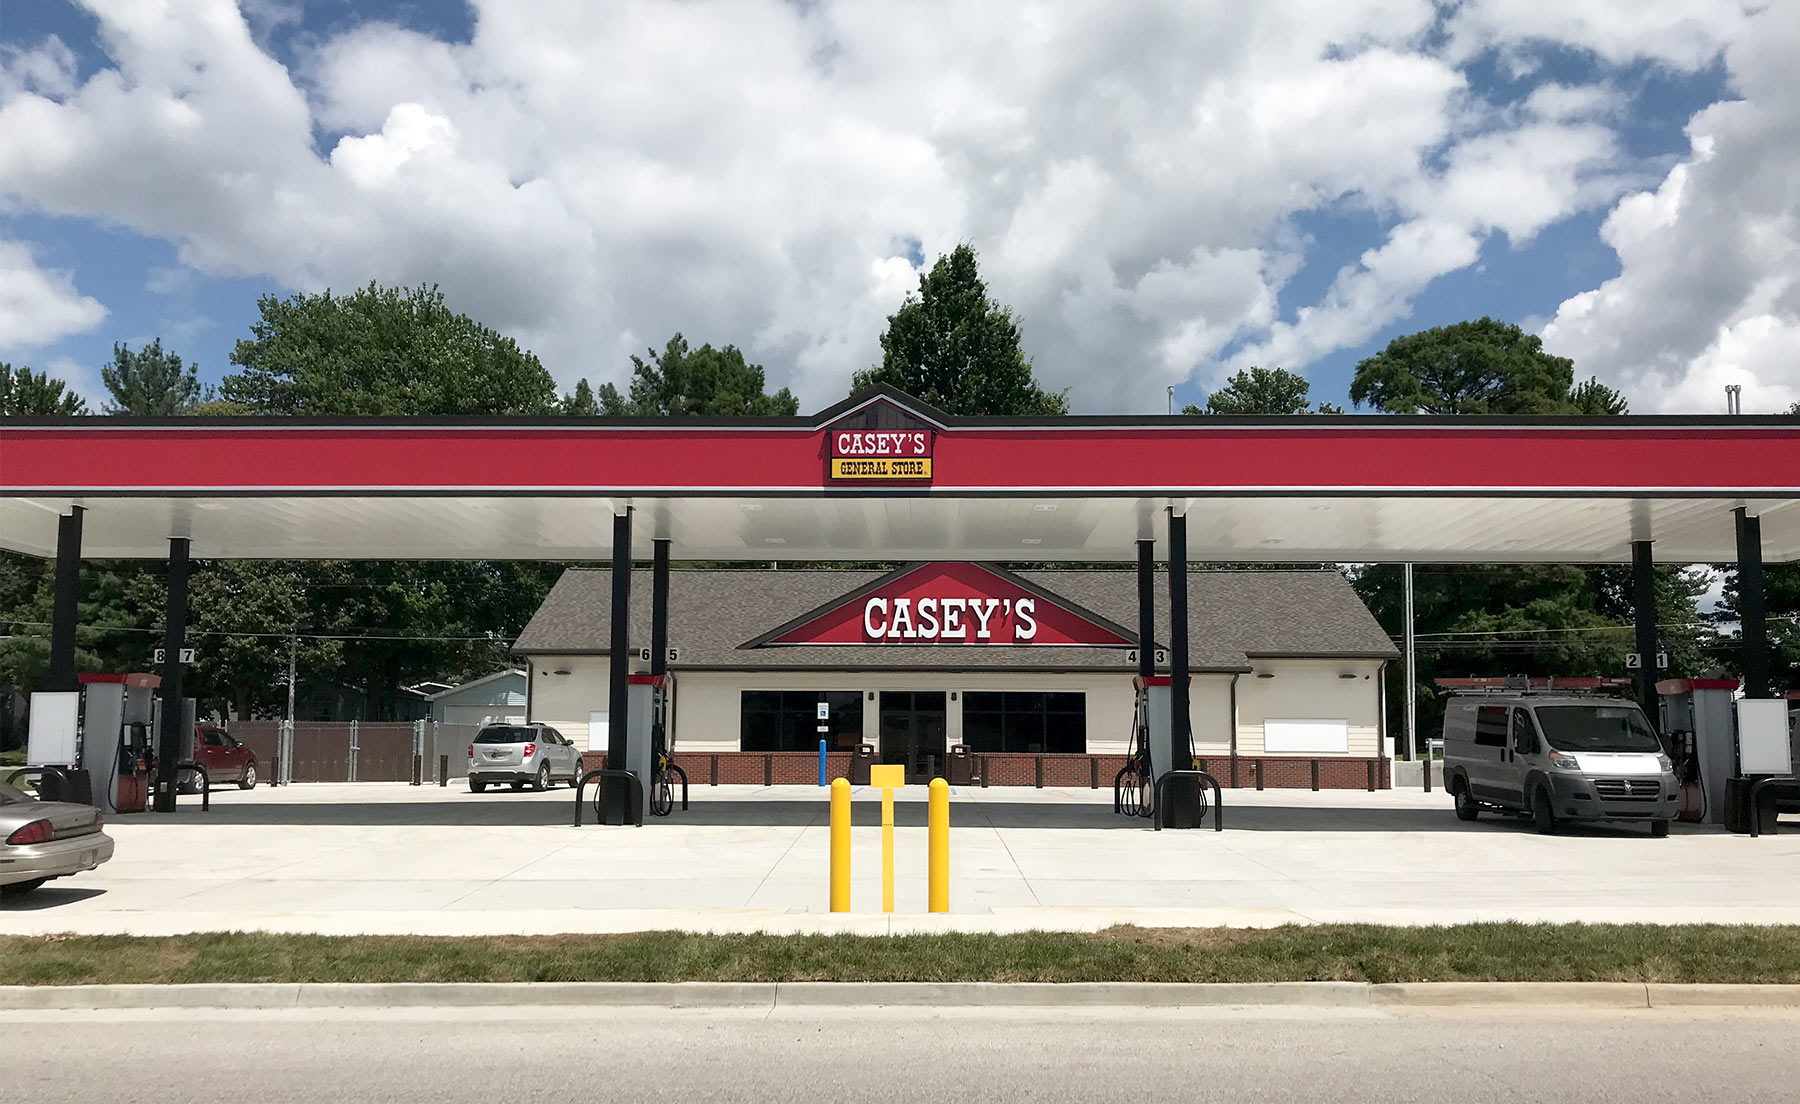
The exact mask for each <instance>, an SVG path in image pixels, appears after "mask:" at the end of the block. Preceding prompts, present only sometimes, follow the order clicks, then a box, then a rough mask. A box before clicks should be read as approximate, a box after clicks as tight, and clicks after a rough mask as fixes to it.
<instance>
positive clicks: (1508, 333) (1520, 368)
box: [1350, 318, 1624, 415]
mask: <svg viewBox="0 0 1800 1104" xmlns="http://www.w3.org/2000/svg"><path fill="white" fill-rule="evenodd" d="M1574 386H1575V362H1574V361H1571V360H1569V359H1568V358H1567V357H1559V356H1552V355H1550V354H1549V353H1547V352H1545V351H1544V343H1543V341H1542V340H1541V339H1540V338H1538V337H1537V336H1535V335H1533V334H1527V333H1526V332H1525V331H1523V330H1521V329H1519V327H1517V326H1514V325H1511V324H1510V323H1506V322H1497V321H1495V320H1494V319H1492V318H1481V319H1478V320H1476V321H1474V322H1458V323H1456V324H1455V325H1453V326H1438V327H1435V328H1433V329H1429V330H1423V331H1421V332H1419V333H1415V334H1407V335H1406V336H1404V337H1396V338H1395V339H1394V340H1392V341H1390V342H1388V345H1387V348H1385V349H1383V350H1382V351H1381V352H1379V353H1377V354H1375V355H1374V356H1372V357H1368V358H1366V359H1364V360H1363V361H1362V362H1361V363H1360V364H1358V365H1357V366H1356V376H1355V378H1354V379H1353V380H1352V381H1351V383H1350V400H1351V401H1352V402H1354V403H1355V404H1356V405H1357V406H1363V405H1365V404H1367V405H1369V406H1372V407H1374V408H1375V409H1377V410H1380V411H1383V412H1385V413H1388V414H1524V415H1535V414H1576V413H1585V412H1587V411H1582V410H1579V409H1578V408H1577V405H1576V401H1575V399H1574V398H1573V397H1572V393H1573V390H1574ZM1586 386H1588V385H1584V387H1586ZM1592 388H1599V384H1598V383H1593V384H1592ZM1592 388H1590V396H1591V397H1590V400H1589V401H1591V402H1598V401H1601V400H1602V398H1603V396H1602V395H1601V394H1600V391H1604V392H1606V393H1607V394H1608V395H1610V396H1612V397H1613V398H1617V400H1618V403H1619V406H1620V408H1621V409H1620V412H1623V405H1624V401H1623V399H1622V398H1618V396H1617V392H1611V391H1610V389H1605V388H1600V390H1599V391H1593V390H1592Z"/></svg>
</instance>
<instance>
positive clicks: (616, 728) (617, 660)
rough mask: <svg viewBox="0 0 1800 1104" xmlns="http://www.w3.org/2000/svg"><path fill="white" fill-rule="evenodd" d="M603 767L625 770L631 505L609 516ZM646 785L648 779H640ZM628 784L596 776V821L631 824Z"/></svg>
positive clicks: (633, 813)
mask: <svg viewBox="0 0 1800 1104" xmlns="http://www.w3.org/2000/svg"><path fill="white" fill-rule="evenodd" d="M607 659H608V664H607V680H606V688H607V707H606V766H607V769H609V770H626V769H629V768H628V766H627V764H629V763H630V761H631V759H630V755H629V752H628V749H629V747H630V742H631V731H630V729H629V727H628V726H627V717H626V713H627V711H628V710H629V708H630V700H631V694H630V690H631V688H630V684H629V683H630V676H631V507H629V506H627V507H626V508H625V509H624V511H623V512H621V513H619V514H616V515H615V516H614V517H613V546H612V637H611V642H610V645H609V647H608V652H607ZM642 781H643V783H644V785H646V786H647V785H649V784H650V780H649V779H647V778H646V779H643V780H642ZM632 805H633V802H632V798H631V786H630V784H629V783H627V782H626V781H625V780H624V779H623V778H602V779H600V823H602V824H631V823H633V822H634V821H635V820H636V812H637V810H635V809H633V808H632Z"/></svg>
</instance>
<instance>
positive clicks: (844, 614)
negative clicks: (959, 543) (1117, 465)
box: [755, 563, 1135, 648]
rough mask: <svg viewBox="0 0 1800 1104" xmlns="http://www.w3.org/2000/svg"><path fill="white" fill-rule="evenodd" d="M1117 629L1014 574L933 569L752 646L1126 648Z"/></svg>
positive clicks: (949, 566)
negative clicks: (1007, 645) (893, 645)
mask: <svg viewBox="0 0 1800 1104" xmlns="http://www.w3.org/2000/svg"><path fill="white" fill-rule="evenodd" d="M1134 643H1135V642H1134V641H1133V640H1132V639H1131V638H1130V635H1129V634H1128V633H1127V632H1126V631H1125V630H1124V629H1122V628H1120V627H1118V626H1116V625H1112V624H1110V623H1108V622H1106V621H1105V620H1104V619H1103V618H1099V617H1096V616H1095V615H1093V614H1088V613H1082V612H1078V611H1076V610H1074V609H1072V608H1070V607H1069V606H1068V605H1067V604H1065V603H1063V602H1061V601H1060V600H1058V599H1056V598H1055V597H1054V596H1052V595H1050V594H1048V593H1047V592H1045V591H1042V590H1039V589H1037V588H1035V587H1032V586H1031V585H1029V584H1028V583H1026V582H1025V581H1024V580H1022V579H1020V578H1019V577H1018V576H1016V575H1013V574H1012V573H1011V572H1007V571H1002V570H999V569H997V568H990V567H983V566H982V565H980V564H972V563H932V564H922V565H920V566H918V567H911V568H906V569H904V570H902V571H899V572H896V573H895V574H893V575H889V576H887V577H886V578H884V579H880V580H877V581H876V582H875V583H874V584H873V585H872V586H869V587H865V588H863V589H862V590H859V591H857V592H856V593H854V594H852V595H850V596H849V597H848V598H846V599H844V600H843V601H841V602H840V603H838V604H836V605H834V606H831V607H828V608H826V609H823V610H817V611H814V612H813V613H810V614H808V615H806V616H805V617H804V618H802V619H801V620H800V621H798V622H796V623H792V624H789V625H786V626H783V627H782V628H780V629H777V630H775V632H773V633H772V634H770V635H769V636H768V637H766V638H764V639H762V640H759V641H756V642H755V644H756V645H757V646H759V647H761V646H770V645H784V644H895V645H905V644H958V645H993V644H1018V645H1032V646H1040V647H1041V646H1046V645H1048V646H1057V645H1064V646H1068V645H1075V646H1081V647H1089V648H1129V647H1132V646H1133V644H1134Z"/></svg>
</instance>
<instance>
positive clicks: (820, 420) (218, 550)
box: [0, 388, 1800, 563]
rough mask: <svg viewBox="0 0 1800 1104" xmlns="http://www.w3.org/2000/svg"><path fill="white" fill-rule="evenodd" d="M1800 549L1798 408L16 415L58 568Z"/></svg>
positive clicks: (36, 508)
mask: <svg viewBox="0 0 1800 1104" xmlns="http://www.w3.org/2000/svg"><path fill="white" fill-rule="evenodd" d="M71 506H82V507H85V508H86V511H85V512H86V518H85V524H84V530H85V532H84V534H83V539H82V554H83V555H84V556H87V557H92V558H135V557H143V558H159V559H160V558H163V557H165V556H167V555H168V551H169V544H168V541H169V539H170V538H172V537H186V538H189V539H190V540H191V542H192V545H191V551H192V555H194V556H195V557H202V558H269V559H303V558H347V559H377V558H421V559H549V560H582V559H601V558H605V557H607V556H609V555H610V554H611V547H610V546H611V541H612V519H613V517H614V515H615V514H617V513H620V512H623V511H624V510H625V509H626V508H627V507H629V508H631V510H632V513H633V514H634V515H635V517H636V521H637V524H635V525H634V526H633V527H632V531H633V535H634V544H635V545H637V546H638V547H636V548H635V549H634V553H635V554H637V555H640V556H643V557H645V558H648V556H649V554H650V550H651V542H652V541H653V540H654V539H656V538H667V539H669V540H670V541H671V542H672V543H671V554H672V556H673V558H675V559H677V560H692V559H706V560H762V561H766V560H858V559H863V560H866V559H884V560H885V559H903V558H920V559H927V558H937V557H941V556H942V555H944V554H945V553H946V552H954V553H955V554H956V555H957V556H959V557H961V558H965V559H979V560H1000V561H1021V560H1065V561H1066V560H1079V561H1102V560H1130V559H1132V558H1134V557H1135V556H1136V549H1135V547H1134V542H1135V541H1136V540H1138V539H1140V538H1161V537H1162V536H1163V526H1162V525H1161V524H1160V519H1161V518H1163V517H1164V516H1166V512H1167V511H1168V510H1170V509H1173V510H1174V511H1175V512H1176V513H1178V514H1185V516H1186V517H1187V533H1188V542H1189V547H1188V555H1189V557H1190V558H1191V559H1194V560H1258V561H1354V562H1366V561H1408V560H1410V561H1423V562H1547V561H1569V562H1595V563H1615V562H1616V563H1628V562H1630V561H1631V545H1632V542H1634V541H1651V542H1653V546H1652V547H1653V552H1654V556H1655V558H1656V559H1657V560H1658V561H1662V562H1674V563H1689V562H1727V561H1732V560H1735V559H1736V557H1737V544H1736V540H1735V536H1734V521H1733V511H1734V510H1735V509H1736V508H1738V507H1744V508H1745V509H1746V511H1747V512H1748V513H1749V514H1751V515H1753V516H1758V517H1760V519H1761V537H1762V545H1763V554H1764V557H1765V558H1766V559H1767V560H1769V561H1771V562H1779V561H1791V560H1796V559H1800V418H1795V417H1788V416H1782V417H1746V416H1736V417H1730V416H1720V417H1712V416H1704V417H1687V416H1682V417H1623V418H1605V419H1582V418H1547V419H1491V418H1471V417H1459V418H1415V417H1391V416H1379V417H1370V416H1354V415H1351V416H1304V417H1295V418H1279V419H1244V418H1220V417H1063V418H1034V419H1022V418H962V417H952V416H948V415H945V414H942V413H940V412H938V411H935V410H932V409H931V408H930V407H927V406H925V405H923V404H921V403H919V402H918V401H917V400H914V399H911V398H910V397H908V396H905V395H902V394H900V393H899V392H896V391H892V390H889V389H885V388H877V389H874V390H871V391H867V392H864V393H862V394H860V395H858V396H855V397H853V398H852V399H849V400H846V401H845V402H843V403H840V404H838V405H837V406H834V407H832V408H830V409H828V410H826V411H823V412H821V413H820V414H817V415H814V416H811V417H794V418H735V419H682V420H675V419H666V418H612V419H576V418H557V419H540V420H519V419H505V418H489V419H474V420H470V419H463V420H451V419H438V420H395V419H339V420H332V421H307V420H297V419H266V418H164V419H138V418H113V417H104V418H101V417H95V418H65V419H16V418H15V419H9V420H7V421H5V422H4V423H0V546H3V547H5V548H7V549H10V550H13V551H17V552H24V553H28V554H32V555H39V556H51V555H54V554H55V551H56V546H57V524H58V521H57V519H58V518H59V516H61V515H63V514H65V513H67V512H68V511H69V509H70V507H71Z"/></svg>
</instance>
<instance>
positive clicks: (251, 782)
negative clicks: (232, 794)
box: [238, 763, 256, 790]
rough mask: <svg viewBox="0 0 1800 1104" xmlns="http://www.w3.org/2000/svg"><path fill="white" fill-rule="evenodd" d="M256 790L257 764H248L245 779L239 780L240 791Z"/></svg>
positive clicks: (245, 769)
mask: <svg viewBox="0 0 1800 1104" xmlns="http://www.w3.org/2000/svg"><path fill="white" fill-rule="evenodd" d="M255 788H256V764H255V763H247V764H245V766H244V777H242V778H240V779H238V789H240V790H254V789H255Z"/></svg>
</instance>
